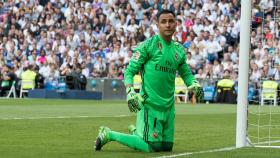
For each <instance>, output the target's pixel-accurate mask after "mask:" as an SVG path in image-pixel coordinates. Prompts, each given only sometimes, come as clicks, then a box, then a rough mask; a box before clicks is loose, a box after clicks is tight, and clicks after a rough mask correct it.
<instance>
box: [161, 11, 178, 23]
mask: <svg viewBox="0 0 280 158" xmlns="http://www.w3.org/2000/svg"><path fill="white" fill-rule="evenodd" d="M161 14H172V15H173V16H174V17H176V15H175V13H174V12H173V11H171V10H167V9H164V10H162V11H160V12H158V13H157V21H158V20H159V17H160V16H161Z"/></svg>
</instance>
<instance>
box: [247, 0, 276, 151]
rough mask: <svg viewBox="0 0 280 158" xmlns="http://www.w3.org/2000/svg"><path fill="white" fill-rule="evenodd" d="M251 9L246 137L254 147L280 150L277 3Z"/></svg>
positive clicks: (267, 0) (264, 1) (262, 1)
mask: <svg viewBox="0 0 280 158" xmlns="http://www.w3.org/2000/svg"><path fill="white" fill-rule="evenodd" d="M252 7H253V10H252V21H253V22H252V29H251V53H250V70H251V72H250V83H249V107H248V122H247V123H248V129H247V136H248V140H249V142H250V143H251V144H252V145H254V146H267V147H280V108H279V106H278V104H279V101H280V99H279V90H278V89H279V83H280V73H279V72H280V66H278V65H279V64H280V60H279V59H280V55H279V54H280V53H279V50H280V49H279V48H280V45H279V35H280V33H279V29H280V26H279V24H280V21H279V15H280V1H279V0H257V1H252ZM267 81H272V82H270V83H267ZM265 82H266V83H265ZM273 82H275V83H276V84H277V85H278V87H277V88H275V87H274V86H273Z"/></svg>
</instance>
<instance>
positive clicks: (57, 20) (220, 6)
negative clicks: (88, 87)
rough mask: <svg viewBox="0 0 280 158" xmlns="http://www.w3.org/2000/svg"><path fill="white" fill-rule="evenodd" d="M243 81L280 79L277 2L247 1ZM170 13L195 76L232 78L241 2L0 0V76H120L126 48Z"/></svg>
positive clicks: (235, 70)
mask: <svg viewBox="0 0 280 158" xmlns="http://www.w3.org/2000/svg"><path fill="white" fill-rule="evenodd" d="M252 4H253V9H252V31H251V52H250V80H251V81H259V80H261V79H265V78H274V79H276V80H279V79H280V54H279V47H280V43H279V35H280V34H279V28H280V27H279V25H280V22H279V18H278V17H279V12H278V10H277V7H276V6H277V5H279V4H278V0H252ZM162 9H170V10H173V11H174V12H175V14H176V15H177V22H178V27H177V31H176V32H175V34H174V40H175V41H178V42H180V43H182V44H183V45H184V48H185V50H186V55H187V61H186V62H187V63H188V64H189V66H190V68H191V70H192V71H193V73H194V74H195V77H196V78H198V79H207V78H208V79H215V78H223V77H224V76H228V77H229V78H231V79H232V80H234V81H236V80H237V76H238V60H239V56H240V55H242V53H245V52H239V49H240V48H239V38H240V35H239V33H240V25H241V24H240V11H241V7H240V0H141V1H140V0H88V1H81V0H4V1H3V0H0V69H1V75H0V76H2V77H1V79H2V80H3V79H4V77H3V76H5V74H7V73H10V74H11V73H12V74H14V77H15V78H20V77H21V73H22V72H23V71H24V70H25V69H26V68H27V67H33V70H34V71H36V72H37V73H39V74H40V75H41V76H42V77H44V78H45V79H48V80H50V81H54V80H58V79H59V78H60V77H61V76H66V75H67V74H70V73H71V72H72V71H76V70H77V69H78V70H79V72H80V73H82V74H83V75H84V76H85V77H87V78H88V77H93V78H119V79H122V78H123V72H124V69H125V68H126V66H127V64H128V62H129V60H130V57H131V56H132V52H133V49H134V48H135V47H136V46H137V44H138V43H139V42H141V41H143V40H145V39H147V38H149V37H151V36H153V35H154V34H156V33H157V32H158V30H157V27H156V22H157V21H156V20H157V19H156V14H157V12H158V11H160V10H162Z"/></svg>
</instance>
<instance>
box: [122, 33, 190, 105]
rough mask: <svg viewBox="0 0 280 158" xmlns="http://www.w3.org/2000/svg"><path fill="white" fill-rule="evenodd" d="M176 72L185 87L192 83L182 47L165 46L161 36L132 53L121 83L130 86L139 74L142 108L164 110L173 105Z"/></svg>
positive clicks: (175, 43) (141, 44) (177, 44)
mask: <svg viewBox="0 0 280 158" xmlns="http://www.w3.org/2000/svg"><path fill="white" fill-rule="evenodd" d="M177 70H178V72H179V74H180V76H181V77H182V79H183V80H184V82H185V84H186V85H187V86H189V85H191V84H192V82H193V81H194V80H195V79H194V76H193V75H192V72H191V71H190V69H189V67H188V65H187V63H186V53H185V50H184V47H183V46H182V45H181V44H179V43H178V42H174V41H171V42H170V43H167V42H166V41H165V40H164V39H162V38H161V37H160V35H155V36H153V37H151V38H149V39H147V40H145V41H144V42H142V43H140V44H139V45H138V47H137V48H136V49H135V50H134V51H133V56H132V58H131V60H130V63H129V65H128V67H127V69H126V71H125V78H124V82H125V85H128V84H133V77H134V75H135V74H138V73H139V71H140V72H141V76H142V87H141V91H140V94H141V95H142V96H143V98H144V99H145V101H144V106H146V105H147V106H152V107H153V108H155V109H158V110H164V109H167V108H169V107H170V106H173V105H174V90H175V77H176V72H177Z"/></svg>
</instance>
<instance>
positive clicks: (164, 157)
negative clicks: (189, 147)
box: [156, 147, 236, 158]
mask: <svg viewBox="0 0 280 158" xmlns="http://www.w3.org/2000/svg"><path fill="white" fill-rule="evenodd" d="M233 149H236V147H226V148H220V149H212V150H205V151H197V152H185V153H179V154H173V155H163V156H159V157H156V158H170V157H181V156H188V155H193V154H203V153H213V152H219V151H230V150H233Z"/></svg>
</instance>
